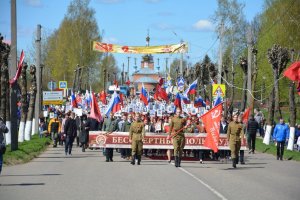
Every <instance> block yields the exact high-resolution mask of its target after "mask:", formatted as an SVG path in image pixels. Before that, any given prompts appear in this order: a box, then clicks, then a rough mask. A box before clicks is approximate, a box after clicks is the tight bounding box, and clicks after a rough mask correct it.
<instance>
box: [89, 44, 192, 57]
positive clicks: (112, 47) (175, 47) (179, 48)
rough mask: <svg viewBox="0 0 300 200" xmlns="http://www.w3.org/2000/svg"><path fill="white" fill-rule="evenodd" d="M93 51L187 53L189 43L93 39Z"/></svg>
mask: <svg viewBox="0 0 300 200" xmlns="http://www.w3.org/2000/svg"><path fill="white" fill-rule="evenodd" d="M92 49H93V51H98V52H103V53H105V52H106V53H136V54H160V53H186V52H187V51H188V45H187V43H182V44H171V45H161V46H120V45H116V44H108V43H102V42H96V41H93V43H92Z"/></svg>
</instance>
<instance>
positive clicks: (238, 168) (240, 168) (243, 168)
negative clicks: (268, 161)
mask: <svg viewBox="0 0 300 200" xmlns="http://www.w3.org/2000/svg"><path fill="white" fill-rule="evenodd" d="M260 168H265V167H237V168H232V167H231V168H226V169H221V170H246V169H260Z"/></svg>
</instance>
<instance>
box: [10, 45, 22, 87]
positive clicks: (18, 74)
mask: <svg viewBox="0 0 300 200" xmlns="http://www.w3.org/2000/svg"><path fill="white" fill-rule="evenodd" d="M24 58H25V54H24V51H23V50H22V52H21V56H20V60H19V64H18V69H17V73H16V75H15V77H14V78H12V79H10V80H9V83H10V84H11V85H12V84H13V83H14V82H16V81H17V80H18V78H19V77H20V75H21V71H22V66H23V61H24Z"/></svg>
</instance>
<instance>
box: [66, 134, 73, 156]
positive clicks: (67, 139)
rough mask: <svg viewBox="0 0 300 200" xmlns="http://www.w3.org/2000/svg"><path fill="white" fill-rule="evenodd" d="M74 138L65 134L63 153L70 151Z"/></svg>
mask: <svg viewBox="0 0 300 200" xmlns="http://www.w3.org/2000/svg"><path fill="white" fill-rule="evenodd" d="M73 142H74V138H73V137H70V136H67V137H66V144H65V153H66V154H67V153H69V154H71V153H72V147H73Z"/></svg>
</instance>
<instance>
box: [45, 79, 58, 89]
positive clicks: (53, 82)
mask: <svg viewBox="0 0 300 200" xmlns="http://www.w3.org/2000/svg"><path fill="white" fill-rule="evenodd" d="M47 87H48V89H49V90H55V89H56V88H57V85H56V82H55V81H50V82H48V84H47Z"/></svg>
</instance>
